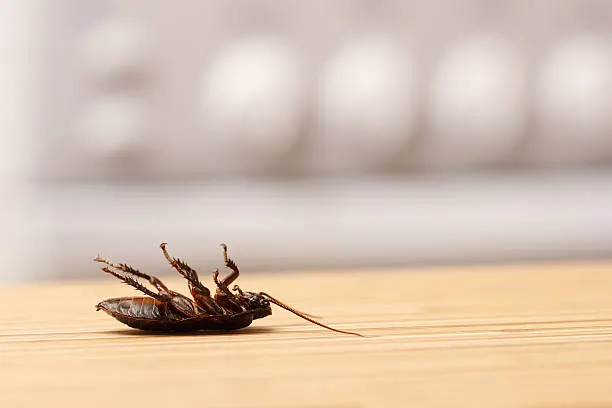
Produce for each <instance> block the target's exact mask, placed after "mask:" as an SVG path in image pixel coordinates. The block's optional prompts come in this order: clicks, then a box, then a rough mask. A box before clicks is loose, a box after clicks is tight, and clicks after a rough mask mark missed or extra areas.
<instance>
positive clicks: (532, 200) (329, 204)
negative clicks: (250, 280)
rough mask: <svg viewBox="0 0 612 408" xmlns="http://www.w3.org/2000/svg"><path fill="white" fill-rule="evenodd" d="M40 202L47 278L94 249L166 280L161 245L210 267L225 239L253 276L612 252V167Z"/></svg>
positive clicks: (151, 190) (90, 190)
mask: <svg viewBox="0 0 612 408" xmlns="http://www.w3.org/2000/svg"><path fill="white" fill-rule="evenodd" d="M38 194H39V195H38V197H39V199H38V200H37V201H36V202H38V203H40V205H38V206H37V213H36V215H35V216H33V217H32V218H30V219H29V222H31V224H32V225H33V228H34V230H33V232H34V234H35V235H36V237H37V238H39V239H40V240H41V243H40V245H38V246H37V247H36V248H35V249H36V254H37V255H36V256H32V257H31V258H30V259H28V261H29V262H31V263H32V266H31V270H32V271H35V272H36V273H37V274H38V275H37V276H38V277H41V278H50V277H68V276H73V277H81V276H85V275H88V274H89V272H87V271H86V268H87V266H86V265H87V263H86V262H85V263H84V260H89V259H91V258H92V257H94V256H95V255H96V254H97V253H99V252H102V253H103V254H104V255H108V256H112V257H114V258H116V259H122V260H124V261H126V262H130V263H132V264H134V265H137V266H138V267H141V268H143V269H144V270H148V271H151V272H155V273H160V274H165V273H168V271H169V270H168V269H167V268H166V267H165V265H164V264H163V258H162V256H161V252H160V251H159V248H158V245H159V243H161V242H168V243H169V245H170V248H171V249H172V251H173V252H176V253H177V254H178V255H180V256H181V257H186V258H187V259H189V260H190V261H191V262H192V263H194V264H195V265H196V266H197V267H198V268H201V269H203V270H204V271H208V272H210V271H212V270H213V269H214V268H215V267H216V266H217V265H219V262H220V249H219V246H218V244H219V243H220V242H226V243H227V244H228V245H230V251H234V253H235V255H236V256H237V257H239V259H241V262H242V263H243V264H244V265H245V266H246V267H248V268H249V269H250V270H256V271H262V270H280V269H292V270H295V269H317V268H332V267H385V266H398V265H406V264H431V263H475V262H500V261H502V262H503V261H515V260H526V259H547V258H548V259H550V258H555V259H559V258H564V259H568V258H592V257H609V256H611V255H612V216H611V215H610V211H609V209H610V208H612V173H611V172H610V171H609V170H601V171H595V170H592V171H583V172H558V173H552V172H551V173H545V172H541V173H538V172H530V173H526V172H519V173H513V174H512V173H506V174H503V173H498V174H491V173H489V174H482V175H465V176H461V175H453V176H445V175H439V176H420V177H419V176H413V177H403V178H380V177H378V178H376V177H363V178H360V179H352V180H340V179H338V180H336V181H333V180H326V181H296V180H291V181H287V182H281V181H256V180H244V181H231V180H222V181H218V182H213V181H211V182H208V183H200V184H191V185H188V184H178V185H159V184H153V185H148V186H147V185H142V184H136V185H108V184H106V185H99V186H92V185H68V186H67V185H64V186H46V187H45V188H44V189H42V190H39V193H38ZM75 203H78V205H75ZM75 262H76V265H79V267H78V268H77V267H75ZM37 265H38V266H37ZM27 278H28V276H27V274H24V275H23V276H17V279H27Z"/></svg>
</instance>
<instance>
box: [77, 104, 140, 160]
mask: <svg viewBox="0 0 612 408" xmlns="http://www.w3.org/2000/svg"><path fill="white" fill-rule="evenodd" d="M146 109H147V106H146V103H145V101H144V100H143V99H142V98H138V97H134V96H127V95H108V96H105V97H102V98H99V99H97V100H95V101H94V102H93V103H92V104H91V105H89V106H87V107H86V108H85V111H84V112H83V114H82V117H81V120H80V121H79V122H78V125H77V132H78V136H79V137H80V138H81V140H80V142H82V143H83V144H85V145H86V147H87V148H88V149H90V150H91V151H92V152H93V153H94V154H95V155H101V156H108V155H113V154H116V153H119V152H121V151H124V150H126V149H128V148H130V147H132V146H134V145H135V144H136V143H138V142H139V141H140V140H141V139H142V138H143V137H144V136H145V132H146V131H147V124H146V123H147V120H146Z"/></svg>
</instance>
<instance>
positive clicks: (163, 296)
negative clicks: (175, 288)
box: [102, 267, 172, 302]
mask: <svg viewBox="0 0 612 408" xmlns="http://www.w3.org/2000/svg"><path fill="white" fill-rule="evenodd" d="M102 272H106V273H108V274H111V275H113V276H114V277H116V278H117V279H120V280H121V281H123V282H124V283H126V284H128V285H130V286H132V287H134V288H136V289H137V290H139V291H141V292H142V293H144V294H145V295H149V296H151V297H152V298H153V299H157V300H159V301H160V302H168V301H170V299H171V298H172V296H171V295H170V294H169V293H168V292H167V291H160V292H159V293H155V292H153V291H152V290H149V289H148V288H147V287H146V286H144V285H143V284H141V283H140V282H138V281H137V280H136V279H134V278H131V277H129V276H125V275H121V274H120V273H117V272H115V271H113V270H111V269H109V268H107V267H104V268H102Z"/></svg>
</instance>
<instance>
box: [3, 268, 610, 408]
mask: <svg viewBox="0 0 612 408" xmlns="http://www.w3.org/2000/svg"><path fill="white" fill-rule="evenodd" d="M100 278H101V279H100V280H99V281H95V282H91V281H89V282H73V283H61V284H49V285H38V286H21V287H3V288H0V299H1V300H0V305H2V307H1V308H0V407H3V408H4V407H6V408H8V407H24V406H27V407H55V406H62V407H109V408H111V407H112V408H116V407H123V406H126V407H127V406H134V405H135V404H138V405H137V406H139V407H157V406H170V407H173V408H177V407H250V408H259V407H270V408H276V407H296V408H311V407H313V408H315V407H316V408H331V407H342V408H348V407H534V408H535V407H542V408H544V407H546V408H552V407H612V263H609V262H596V263H595V262H594V263H582V264H578V263H576V264H564V265H555V264H541V265H524V266H504V267H501V266H495V267H480V268H447V269H424V270H417V269H412V270H406V271H401V270H398V271H382V270H380V271H358V272H352V271H335V272H317V273H299V274H297V273H295V274H289V273H287V274H270V275H262V274H251V275H249V274H248V273H243V274H242V275H241V277H240V279H239V282H240V284H241V286H242V287H243V289H245V290H249V289H254V290H257V289H261V290H263V289H265V290H266V291H268V292H269V293H270V294H272V295H276V296H277V297H278V298H280V299H281V300H284V301H286V302H287V303H289V304H292V305H294V306H295V307H296V308H298V309H303V310H304V311H306V312H309V313H313V314H320V315H324V317H325V319H324V322H326V323H328V324H330V325H332V326H335V327H337V328H340V329H347V330H356V331H359V332H361V333H362V334H364V335H366V336H367V337H366V338H359V337H355V336H348V335H342V334H337V333H334V332H330V331H326V330H324V329H322V328H320V327H318V326H314V325H311V324H309V323H307V322H305V321H303V320H301V319H299V318H298V317H296V316H293V315H291V314H289V313H287V312H285V311H283V310H280V309H275V310H274V314H273V315H272V316H271V317H268V318H266V319H263V320H258V321H257V322H256V323H255V324H254V325H252V326H251V327H250V328H247V329H245V330H243V331H241V332H236V333H234V334H218V335H203V334H199V335H147V334H142V333H141V332H138V331H136V330H133V329H129V328H127V327H126V326H123V325H121V324H119V323H118V322H117V321H115V320H113V319H111V318H110V317H109V316H108V315H106V314H104V313H103V312H96V311H95V310H94V305H95V304H96V303H97V302H98V301H99V300H102V299H104V298H107V297H115V296H121V295H132V294H134V291H133V290H132V289H131V288H128V287H126V286H125V285H121V284H119V283H118V281H115V280H113V279H110V277H107V276H102V275H101V276H100ZM165 281H166V283H167V284H169V285H171V287H173V288H175V289H180V290H181V291H182V290H183V289H182V288H185V285H184V282H182V281H180V280H178V279H176V278H174V277H168V278H166V279H165Z"/></svg>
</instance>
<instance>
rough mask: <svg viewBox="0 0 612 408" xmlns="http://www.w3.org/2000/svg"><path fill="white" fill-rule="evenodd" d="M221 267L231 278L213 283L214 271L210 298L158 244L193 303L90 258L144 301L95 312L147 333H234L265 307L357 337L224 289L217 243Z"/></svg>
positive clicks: (120, 302) (268, 299)
mask: <svg viewBox="0 0 612 408" xmlns="http://www.w3.org/2000/svg"><path fill="white" fill-rule="evenodd" d="M221 247H222V248H223V257H224V260H225V266H227V267H228V268H229V269H231V271H232V272H231V273H230V274H229V275H228V276H227V277H225V278H223V279H221V280H219V269H217V270H216V271H215V272H214V274H213V277H214V281H215V284H216V285H217V291H216V293H215V295H214V297H213V296H211V294H210V290H209V289H207V288H206V287H205V286H204V285H203V284H202V283H201V282H200V279H199V278H198V274H197V272H196V271H194V270H193V269H191V267H189V266H188V265H187V264H186V263H185V262H183V261H181V260H180V259H178V258H173V257H171V256H170V254H168V251H167V250H166V244H165V243H163V244H161V245H160V248H161V250H162V252H163V253H164V256H165V257H166V259H167V260H168V262H170V265H172V267H173V268H174V269H176V271H177V272H178V273H179V274H180V275H181V276H183V277H184V278H185V279H187V283H188V286H189V291H190V292H191V296H193V299H190V298H188V297H187V296H184V295H181V294H180V293H177V292H174V291H172V290H170V289H168V288H167V287H166V285H164V284H163V283H162V282H161V281H160V280H159V279H158V278H156V277H155V276H149V275H147V274H145V273H142V272H140V271H138V270H136V269H134V268H132V267H130V266H128V265H126V264H113V263H111V262H109V261H107V260H106V259H102V258H100V257H96V258H95V259H94V261H96V262H101V263H103V264H105V265H106V266H104V267H103V268H102V271H104V272H106V273H109V274H111V275H113V276H115V277H117V278H118V279H120V280H122V281H123V282H125V283H126V284H128V285H130V286H133V287H134V288H136V289H138V290H139V291H141V292H143V293H144V294H146V295H148V297H121V298H113V299H107V300H104V301H102V302H100V303H98V304H97V305H96V310H104V311H105V312H106V313H108V314H109V315H111V316H113V317H114V318H115V319H117V320H119V321H120V322H121V323H124V324H126V325H128V326H130V327H133V328H136V329H140V330H148V331H181V332H188V331H197V330H218V331H222V330H236V329H242V328H244V327H247V326H249V325H250V324H251V323H252V322H253V320H255V319H261V318H264V317H266V316H269V315H271V314H272V309H271V307H270V303H274V304H275V305H277V306H280V307H282V308H283V309H285V310H288V311H290V312H291V313H294V314H296V315H298V316H299V317H301V318H303V319H306V320H308V321H309V322H311V323H314V324H317V325H319V326H321V327H324V328H326V329H329V330H332V331H335V332H339V333H345V334H354V335H356V336H361V335H360V334H358V333H352V332H347V331H342V330H338V329H334V328H332V327H329V326H326V325H324V324H322V323H319V322H317V321H315V320H313V319H312V317H311V316H310V315H307V314H306V313H302V312H300V311H298V310H296V309H294V308H292V307H291V306H288V305H286V304H284V303H283V302H281V301H279V300H277V299H275V298H273V297H272V296H270V295H268V294H266V293H264V292H259V293H255V292H243V291H242V290H241V289H240V288H239V287H238V285H234V287H233V288H232V290H233V291H234V292H235V293H232V292H231V291H230V289H229V285H230V284H231V283H232V282H234V281H235V280H236V278H238V275H239V274H240V272H239V271H238V267H237V266H236V264H235V263H234V261H232V260H231V259H230V258H228V256H227V246H226V245H225V244H221ZM138 278H142V279H145V280H147V281H148V282H149V283H150V284H151V285H153V286H154V287H155V289H156V290H157V293H155V292H154V291H152V290H150V289H148V288H147V287H146V286H144V285H143V284H142V283H141V282H140V281H139V280H138Z"/></svg>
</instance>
